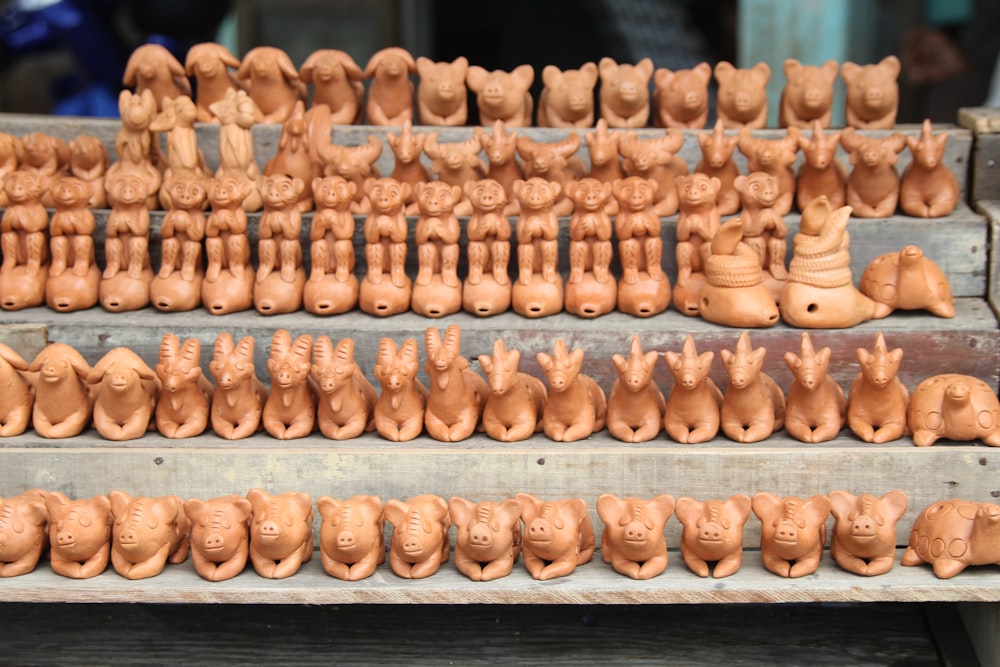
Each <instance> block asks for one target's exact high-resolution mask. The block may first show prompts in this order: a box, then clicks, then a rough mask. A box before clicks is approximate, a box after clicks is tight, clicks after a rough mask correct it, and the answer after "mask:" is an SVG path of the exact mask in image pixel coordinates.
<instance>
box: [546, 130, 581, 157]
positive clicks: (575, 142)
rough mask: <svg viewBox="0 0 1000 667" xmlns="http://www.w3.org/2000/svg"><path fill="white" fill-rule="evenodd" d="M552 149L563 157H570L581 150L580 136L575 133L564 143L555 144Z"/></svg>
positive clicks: (564, 140)
mask: <svg viewBox="0 0 1000 667" xmlns="http://www.w3.org/2000/svg"><path fill="white" fill-rule="evenodd" d="M552 149H553V150H554V151H555V152H556V153H557V154H558V155H560V156H562V157H569V156H570V155H572V154H573V153H575V152H577V151H578V150H579V149H580V135H579V134H577V133H576V132H573V133H571V134H570V135H569V136H568V137H566V138H565V139H563V140H562V141H559V142H556V143H555V144H553V145H552Z"/></svg>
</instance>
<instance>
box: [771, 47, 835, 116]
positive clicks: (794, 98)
mask: <svg viewBox="0 0 1000 667" xmlns="http://www.w3.org/2000/svg"><path fill="white" fill-rule="evenodd" d="M839 69H840V67H839V66H838V65H837V61H836V60H827V61H826V62H825V63H823V65H822V66H816V65H803V64H802V63H800V62H799V61H798V60H796V59H795V58H788V59H787V60H785V87H784V88H782V90H781V106H780V108H779V109H778V127H809V126H810V125H812V124H813V123H814V122H815V123H819V124H820V126H821V127H830V118H831V116H832V115H833V84H834V82H835V81H836V80H837V71H838V70H839Z"/></svg>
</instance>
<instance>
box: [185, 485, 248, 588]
mask: <svg viewBox="0 0 1000 667" xmlns="http://www.w3.org/2000/svg"><path fill="white" fill-rule="evenodd" d="M252 512H253V508H252V507H251V505H250V501H249V500H247V499H246V498H243V497H242V496H238V495H236V494H229V495H226V496H220V497H218V498H211V499H209V500H200V499H198V498H191V499H190V500H187V501H185V503H184V514H185V515H186V516H187V518H188V521H190V522H191V560H192V561H193V562H194V569H195V572H197V573H198V574H199V575H200V576H201V578H202V579H207V580H208V581H225V580H227V579H232V578H233V577H235V576H236V575H238V574H240V573H241V572H243V570H245V569H246V566H247V558H248V557H249V555H250V533H249V528H250V515H251V513H252Z"/></svg>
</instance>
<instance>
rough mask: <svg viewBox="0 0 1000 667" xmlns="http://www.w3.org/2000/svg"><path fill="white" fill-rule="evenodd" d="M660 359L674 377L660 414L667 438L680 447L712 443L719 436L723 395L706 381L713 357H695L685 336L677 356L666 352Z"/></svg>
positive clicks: (674, 353) (692, 344)
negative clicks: (680, 444) (663, 408)
mask: <svg viewBox="0 0 1000 667" xmlns="http://www.w3.org/2000/svg"><path fill="white" fill-rule="evenodd" d="M663 355H664V357H665V359H666V362H667V366H668V367H669V368H670V372H671V373H673V375H674V387H673V389H672V390H671V391H670V396H669V397H668V398H667V405H666V409H665V412H664V414H663V427H664V428H665V429H666V431H667V435H669V436H670V437H671V438H672V439H673V440H676V441H677V442H683V443H697V442H705V441H707V440H711V439H712V438H714V437H715V435H716V433H718V432H719V423H720V411H721V408H722V392H721V391H720V390H719V388H718V387H717V386H716V384H715V382H714V381H713V380H712V378H710V377H709V373H710V372H711V370H712V360H713V359H715V353H714V352H711V351H709V352H702V353H701V354H698V350H696V349H695V346H694V339H693V338H692V337H691V336H690V335H688V336H687V337H686V338H685V339H684V347H683V348H682V350H681V353H680V354H677V353H676V352H673V351H670V350H667V351H666V352H664V353H663Z"/></svg>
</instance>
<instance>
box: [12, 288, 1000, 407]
mask: <svg viewBox="0 0 1000 667" xmlns="http://www.w3.org/2000/svg"><path fill="white" fill-rule="evenodd" d="M956 311H957V314H956V316H955V317H954V318H952V319H942V318H938V317H935V316H933V315H930V314H929V313H926V312H922V311H905V312H904V311H899V312H895V313H892V314H891V315H889V316H888V317H886V318H884V319H881V320H873V321H870V322H865V323H863V324H861V325H858V326H856V327H853V328H850V329H844V330H813V331H810V332H809V333H810V337H811V338H812V341H813V344H814V345H815V346H817V347H819V346H829V347H830V348H831V349H832V361H831V367H830V369H831V370H830V372H831V374H832V377H834V378H835V379H836V380H837V382H839V383H840V384H841V385H842V386H843V387H844V388H845V390H846V389H848V388H849V386H850V383H851V382H852V381H853V379H854V377H855V376H856V375H857V373H858V365H857V357H856V350H857V348H858V347H865V348H866V349H870V348H871V346H872V344H873V343H874V339H875V334H876V333H878V332H880V331H881V332H883V333H884V334H885V337H886V342H887V344H888V345H889V346H890V347H899V348H902V349H903V352H904V359H903V362H902V365H901V368H900V378H901V380H902V381H903V382H904V383H905V384H906V385H907V386H908V387H910V388H911V389H912V388H913V387H915V386H916V384H917V383H919V382H920V381H921V380H923V379H925V378H927V377H929V376H931V375H936V374H938V373H946V372H953V373H962V374H966V375H974V376H976V377H980V378H982V379H983V380H984V381H986V382H988V383H990V385H991V386H994V387H996V386H997V384H998V381H1000V337H998V336H997V331H996V329H997V320H996V317H995V316H994V314H993V312H992V310H991V309H990V307H989V306H988V305H987V303H986V302H985V301H984V300H983V299H972V298H964V299H958V300H957V301H956ZM452 323H454V324H458V325H459V326H460V327H461V329H462V354H463V356H465V357H466V358H467V359H469V360H470V362H471V363H472V365H473V368H475V369H476V370H477V371H479V370H480V367H479V362H478V356H479V355H480V354H492V353H493V344H494V342H495V341H496V340H497V339H498V338H502V339H503V340H504V341H505V343H506V344H507V347H508V348H511V349H513V348H516V349H519V350H521V353H522V354H521V370H522V371H524V372H527V373H530V374H532V375H535V376H537V377H540V378H541V377H544V376H543V373H542V371H541V369H540V368H539V367H538V365H537V361H536V358H535V355H536V354H537V353H538V352H551V350H552V347H553V344H554V342H555V340H556V338H563V339H564V340H565V341H566V343H567V345H568V346H570V347H571V348H573V347H580V348H582V349H583V350H584V352H585V354H586V357H585V359H584V362H583V363H584V366H583V368H584V372H585V373H588V374H590V375H592V376H593V377H594V378H595V379H596V380H597V381H598V383H599V384H600V385H601V386H602V387H604V389H605V390H606V391H608V390H610V388H611V384H612V382H613V381H614V380H615V378H616V377H617V372H616V371H615V368H614V364H613V363H612V361H611V357H612V355H614V354H627V353H628V349H629V341H630V338H631V336H632V335H633V334H638V335H639V336H640V337H641V340H642V344H643V348H644V349H645V350H647V351H648V350H657V351H660V352H663V351H666V350H674V351H677V352H679V351H680V350H681V347H682V346H683V343H684V338H685V337H686V336H687V335H689V334H690V335H691V336H692V337H693V338H694V341H695V344H696V346H697V347H698V350H699V351H700V352H704V351H706V350H712V351H714V352H715V353H716V360H715V362H714V366H713V370H712V377H713V379H715V380H716V382H717V383H718V384H719V385H720V386H721V387H725V386H727V385H728V380H727V377H726V374H725V370H724V369H723V367H722V363H721V360H720V359H719V358H718V352H719V350H721V349H730V350H732V349H734V348H735V346H736V341H737V339H738V338H739V333H740V331H739V330H738V329H734V328H729V327H723V326H719V325H716V324H712V323H709V322H705V321H704V320H702V319H700V318H697V317H694V318H692V317H686V316H684V315H681V314H680V313H678V312H677V311H675V310H668V311H666V312H664V313H661V314H658V315H655V316H653V317H650V318H637V317H632V316H631V315H625V314H623V313H617V312H615V313H609V314H607V315H603V316H601V317H599V318H596V319H583V318H579V317H576V316H574V315H570V314H568V313H560V314H557V315H553V316H550V317H545V318H540V319H531V318H525V317H522V316H520V315H518V314H516V313H513V312H507V313H503V314H500V315H497V316H494V317H489V318H481V317H477V316H474V315H470V314H468V313H465V312H459V313H455V314H454V315H450V316H448V317H445V318H441V319H433V318H427V317H423V316H421V315H418V314H416V313H412V312H408V313H401V314H399V315H395V316H392V317H389V318H379V317H376V316H373V315H368V314H366V313H363V312H360V311H356V312H352V313H345V314H343V315H334V316H330V317H320V316H315V315H312V314H310V313H306V312H304V311H302V312H297V313H290V314H285V315H270V316H264V315H260V314H258V313H257V312H256V311H253V310H251V311H245V312H242V313H231V314H228V315H223V316H218V315H211V314H209V313H208V311H206V310H204V309H197V310H194V311H191V312H186V313H161V312H160V311H157V310H156V309H154V308H146V309H143V310H140V311H135V312H131V313H108V312H105V311H104V310H103V309H101V308H92V309H89V310H85V311H79V312H73V313H56V312H53V311H51V310H49V309H47V308H30V309H25V310H19V311H9V312H2V313H0V330H3V327H4V325H7V324H16V325H18V326H20V327H22V328H24V327H27V328H30V327H32V326H33V327H36V329H37V331H38V332H39V333H38V336H39V337H41V338H43V339H44V340H46V341H48V342H62V343H69V344H71V345H73V346H74V347H76V348H77V349H78V350H79V351H80V352H81V354H83V356H84V358H86V359H87V361H88V362H89V363H91V364H96V363H97V361H98V359H100V357H101V356H103V355H104V354H105V353H106V352H107V351H108V350H110V349H111V348H114V347H119V346H124V347H128V348H131V349H133V350H135V351H136V352H137V353H138V354H139V355H140V356H141V357H143V358H144V359H145V360H146V361H147V362H148V363H150V364H154V363H155V362H156V360H157V358H158V355H159V344H160V340H161V339H162V337H163V336H164V334H166V333H169V332H174V333H176V334H177V335H178V336H181V337H182V338H189V337H195V338H198V339H199V340H201V342H202V368H204V369H206V370H207V368H208V361H209V360H210V359H211V355H212V346H213V345H214V342H215V339H216V337H217V336H218V334H219V333H221V332H223V331H228V332H230V333H232V334H233V335H234V336H235V337H237V338H238V337H241V336H245V335H251V336H253V337H254V340H255V343H256V345H255V363H256V365H257V374H258V375H259V376H260V377H261V378H262V379H263V380H265V382H267V381H268V376H267V366H266V363H265V362H266V360H267V355H268V349H269V345H270V340H271V337H272V336H273V334H274V332H275V331H276V330H277V329H282V328H283V329H287V330H288V331H290V332H292V334H293V335H299V334H301V333H309V334H312V335H313V336H314V337H315V336H319V335H327V336H329V337H330V338H331V339H333V340H334V341H335V342H336V341H337V340H340V339H341V338H345V337H350V338H353V339H354V340H355V359H356V361H357V363H358V364H359V365H360V366H361V368H362V369H363V370H364V372H365V373H366V374H368V377H369V378H370V379H371V380H372V381H374V377H373V375H372V369H373V368H374V364H375V354H376V352H377V350H378V340H379V338H381V337H383V336H389V337H391V338H393V339H394V340H396V341H397V342H398V343H401V342H402V341H403V339H405V338H408V337H414V338H416V339H417V341H418V342H419V343H420V350H421V352H420V357H421V359H422V360H423V359H425V358H426V354H425V351H424V345H423V340H424V335H425V331H426V329H427V328H428V327H437V328H438V329H439V330H442V331H443V330H444V328H445V327H446V326H447V325H448V324H452ZM801 334H802V330H800V329H794V328H792V327H789V326H787V325H785V324H783V323H779V324H777V325H775V326H774V327H772V328H770V329H760V330H753V331H751V332H750V339H751V342H752V343H753V344H754V346H755V347H759V346H763V347H765V348H766V349H768V350H769V354H768V356H767V359H766V360H765V366H764V370H765V371H766V372H767V373H769V374H771V375H772V376H773V377H774V378H775V380H776V381H777V382H778V384H779V385H780V386H781V387H782V388H784V389H787V387H788V385H789V384H790V383H791V374H790V372H789V370H788V367H787V366H786V364H785V362H784V359H783V355H784V353H785V352H786V351H793V352H795V353H796V354H798V352H799V349H800V344H801V342H800V338H801ZM15 349H17V351H18V352H21V353H22V355H28V356H30V355H31V354H32V349H33V348H31V347H27V348H26V349H25V350H20V349H18V348H17V347H16V346H15ZM424 377H426V376H424ZM654 379H655V381H656V382H657V383H658V384H659V386H661V387H662V388H663V389H664V390H668V389H669V388H670V387H671V386H672V383H673V376H672V375H671V373H670V371H669V370H668V369H667V366H666V364H665V363H664V364H661V365H660V366H659V368H657V369H656V371H655V373H654Z"/></svg>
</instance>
